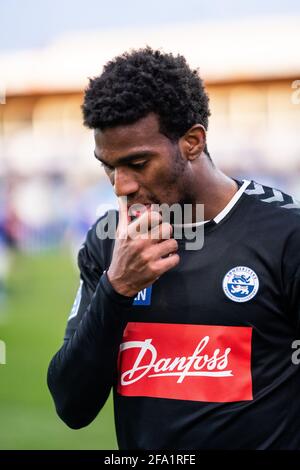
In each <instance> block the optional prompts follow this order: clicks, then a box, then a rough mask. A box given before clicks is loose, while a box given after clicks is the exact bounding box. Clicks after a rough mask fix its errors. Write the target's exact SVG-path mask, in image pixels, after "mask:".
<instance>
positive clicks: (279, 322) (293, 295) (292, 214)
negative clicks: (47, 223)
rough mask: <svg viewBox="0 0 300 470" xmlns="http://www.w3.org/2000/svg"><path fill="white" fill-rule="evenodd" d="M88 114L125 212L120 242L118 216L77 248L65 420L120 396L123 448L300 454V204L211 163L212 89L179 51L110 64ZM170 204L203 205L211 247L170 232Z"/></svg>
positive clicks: (57, 368)
mask: <svg viewBox="0 0 300 470" xmlns="http://www.w3.org/2000/svg"><path fill="white" fill-rule="evenodd" d="M83 114H84V123H85V125H86V126H88V127H89V128H91V129H94V136H95V156H96V158H97V159H98V160H99V162H100V163H101V164H102V165H103V166H104V168H105V171H106V174H107V176H108V178H109V179H110V181H111V184H112V185H113V187H114V191H115V193H116V195H117V196H118V198H119V203H120V210H119V214H118V226H117V230H116V233H115V239H114V238H113V237H106V238H105V237H104V236H103V234H104V228H105V227H106V225H107V224H108V223H109V220H111V219H112V217H111V215H112V213H113V211H109V212H108V213H107V214H105V215H104V216H103V217H102V218H100V220H99V221H97V222H96V223H95V225H94V226H92V227H91V229H90V230H89V232H88V234H87V237H86V241H85V243H84V245H83V246H82V248H81V249H80V251H79V255H78V264H79V268H80V278H81V281H80V288H79V291H78V294H77V297H76V300H75V303H74V306H73V309H72V311H71V314H70V317H69V320H68V323H67V328H66V334H65V340H64V343H63V345H62V347H61V349H60V350H59V351H58V352H57V353H56V354H55V356H54V357H53V359H52V361H51V363H50V366H49V370H48V385H49V388H50V391H51V393H52V396H53V399H54V402H55V405H56V410H57V413H58V414H59V416H60V417H61V419H62V420H63V421H64V422H65V423H66V424H67V425H68V426H70V427H71V428H74V429H77V428H81V427H83V426H87V425H88V424H89V423H91V422H92V421H93V420H94V418H95V417H96V416H97V414H98V413H99V411H100V410H101V408H102V407H103V405H104V403H105V401H106V399H107V397H108V395H109V393H110V390H111V389H113V394H114V410H115V422H116V431H117V437H118V443H119V447H120V448H121V449H194V450H195V449H297V448H299V447H300V431H299V429H300V400H299V393H300V369H299V366H298V365H297V362H299V361H296V362H295V361H293V360H292V357H293V353H294V354H295V351H294V350H293V348H292V346H293V344H297V343H294V340H295V339H297V338H299V327H300V211H299V206H298V205H297V203H296V201H295V200H294V199H293V198H292V197H291V196H288V195H286V194H284V193H283V192H281V191H279V190H276V189H272V188H269V187H266V186H263V185H262V184H259V183H256V182H254V181H247V180H244V181H236V180H234V179H232V178H230V177H228V176H226V175H224V174H223V173H222V172H221V171H220V170H218V169H217V168H216V166H215V165H214V163H213V161H212V159H211V157H210V155H209V152H208V148H207V145H206V129H207V125H208V117H209V114H210V112H209V108H208V97H207V94H206V92H205V89H204V87H203V83H202V81H201V79H200V77H199V76H198V73H197V71H195V70H191V69H190V67H189V66H188V65H187V63H186V61H185V59H184V57H182V56H174V55H172V54H164V53H162V52H160V51H154V50H152V49H150V48H146V49H141V50H138V51H132V52H130V53H125V54H123V55H121V56H119V57H117V58H115V59H114V60H112V61H110V62H109V63H108V64H107V65H106V66H105V67H104V71H103V73H102V74H101V75H100V76H99V77H96V78H94V79H92V80H90V83H89V87H88V88H87V90H86V93H85V98H84V104H83ZM253 138H255V136H253ZM125 197H126V203H125V202H124V199H125ZM163 203H166V204H168V205H169V206H171V205H172V204H179V205H180V207H184V204H191V205H192V207H193V208H195V207H196V206H197V204H203V205H204V221H203V222H199V220H198V219H197V217H196V216H195V211H194V212H192V219H191V221H190V223H189V226H192V227H193V226H195V227H196V228H197V227H198V226H199V227H200V226H201V224H202V228H203V230H204V245H203V247H202V248H201V249H197V250H188V249H186V240H185V238H184V237H183V238H182V239H180V238H178V239H177V238H176V237H175V236H174V229H175V224H174V223H172V220H170V222H166V221H164V220H163V219H162V216H161V214H160V212H159V211H155V210H153V204H159V205H160V204H163ZM134 204H142V205H144V207H145V208H146V210H144V211H142V210H141V211H139V210H137V209H136V210H135V211H132V212H130V209H131V208H132V206H133V205H134ZM130 214H131V215H132V216H133V217H132V218H131V217H129V215H130ZM183 227H184V224H183ZM144 235H148V236H144Z"/></svg>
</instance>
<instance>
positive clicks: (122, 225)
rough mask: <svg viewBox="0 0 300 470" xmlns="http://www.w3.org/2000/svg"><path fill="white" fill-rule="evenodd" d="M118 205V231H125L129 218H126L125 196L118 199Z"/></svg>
mask: <svg viewBox="0 0 300 470" xmlns="http://www.w3.org/2000/svg"><path fill="white" fill-rule="evenodd" d="M118 204H119V225H118V228H119V231H122V232H123V231H124V232H125V231H127V227H128V222H129V217H128V210H127V198H126V196H120V197H118Z"/></svg>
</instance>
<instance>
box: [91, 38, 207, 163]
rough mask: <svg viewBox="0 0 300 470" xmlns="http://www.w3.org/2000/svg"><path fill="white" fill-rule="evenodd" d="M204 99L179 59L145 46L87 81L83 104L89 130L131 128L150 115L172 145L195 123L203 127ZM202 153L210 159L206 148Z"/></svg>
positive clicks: (199, 86) (198, 80)
mask: <svg viewBox="0 0 300 470" xmlns="http://www.w3.org/2000/svg"><path fill="white" fill-rule="evenodd" d="M208 102H209V99H208V96H207V94H206V92H205V89H204V85H203V82H202V80H201V78H200V77H199V75H198V71H197V70H192V69H191V68H190V67H189V66H188V64H187V62H186V59H185V58H184V57H183V56H182V55H177V56H174V55H173V54H171V53H170V54H167V53H162V52H161V51H159V50H153V49H151V48H150V47H146V48H144V49H138V50H133V51H130V52H125V53H124V54H122V55H120V56H118V57H116V58H114V59H113V60H111V61H110V62H108V63H107V64H106V65H105V66H104V69H103V73H102V74H101V75H100V76H99V77H95V78H93V79H90V80H89V86H88V88H87V89H86V90H85V95H84V102H83V105H82V110H83V118H84V124H85V126H87V127H89V128H90V129H101V130H105V129H107V128H112V127H115V126H118V125H126V124H132V123H134V122H136V121H138V120H139V119H141V118H143V117H145V116H146V115H147V114H149V113H150V112H154V113H156V114H157V115H158V117H159V124H160V132H161V133H163V134H164V135H166V136H167V137H168V138H169V139H171V140H172V141H177V140H178V139H179V138H180V137H181V136H183V135H184V134H185V133H186V131H187V130H188V129H190V127H192V126H193V125H194V124H202V125H203V126H204V127H205V129H207V126H208V117H209V116H210V111H209V106H208ZM205 152H206V153H207V155H208V156H209V153H208V151H207V147H205Z"/></svg>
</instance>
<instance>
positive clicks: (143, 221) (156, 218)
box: [128, 209, 162, 238]
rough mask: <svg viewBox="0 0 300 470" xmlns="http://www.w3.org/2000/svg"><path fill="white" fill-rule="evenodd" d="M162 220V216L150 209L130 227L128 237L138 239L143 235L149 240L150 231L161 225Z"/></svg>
mask: <svg viewBox="0 0 300 470" xmlns="http://www.w3.org/2000/svg"><path fill="white" fill-rule="evenodd" d="M161 220H162V217H161V215H160V214H159V213H158V212H156V211H151V210H150V209H149V210H147V211H146V212H143V214H142V215H140V216H139V217H138V218H137V219H135V220H134V221H133V222H131V223H130V224H129V226H128V235H129V236H130V237H131V238H136V237H138V236H140V235H141V234H144V235H147V237H146V238H148V236H149V234H148V232H149V229H152V228H154V227H156V226H157V225H159V224H160V222H161Z"/></svg>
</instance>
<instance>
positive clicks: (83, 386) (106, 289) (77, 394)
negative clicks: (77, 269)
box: [48, 274, 132, 428]
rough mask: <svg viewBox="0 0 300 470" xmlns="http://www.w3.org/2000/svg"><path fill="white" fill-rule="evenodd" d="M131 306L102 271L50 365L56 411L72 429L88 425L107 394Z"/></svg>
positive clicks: (112, 381)
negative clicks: (70, 331)
mask: <svg viewBox="0 0 300 470" xmlns="http://www.w3.org/2000/svg"><path fill="white" fill-rule="evenodd" d="M131 304H132V299H131V298H125V297H123V296H121V295H119V294H117V293H116V292H115V291H114V290H113V289H112V287H111V285H110V284H109V282H108V279H107V277H106V274H104V275H103V276H102V277H101V279H100V282H99V284H98V286H97V289H96V291H95V294H94V296H93V297H92V300H91V303H90V305H89V307H88V309H87V311H86V312H85V314H84V315H83V317H82V320H81V322H80V323H79V325H78V327H77V329H76V331H75V333H74V335H73V336H72V337H71V338H70V339H69V340H67V341H65V343H64V344H63V346H62V347H61V349H60V350H59V351H58V352H57V353H56V354H55V356H54V357H53V359H52V361H51V363H50V365H49V370H48V386H49V389H50V391H51V394H52V396H53V399H54V402H55V406H56V410H57V413H58V415H59V416H60V418H61V419H62V420H63V421H64V422H65V423H66V424H67V425H68V426H70V427H72V428H80V427H83V426H86V425H87V424H89V423H90V422H91V421H92V420H93V419H94V418H95V417H96V415H97V414H98V412H99V411H100V409H101V408H102V406H103V405H104V403H105V401H106V399H107V397H108V395H109V392H110V389H111V386H112V385H113V383H114V380H115V379H116V371H117V357H118V350H119V344H120V341H121V339H122V334H123V330H124V327H125V325H126V317H127V312H128V308H130V306H131Z"/></svg>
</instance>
